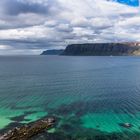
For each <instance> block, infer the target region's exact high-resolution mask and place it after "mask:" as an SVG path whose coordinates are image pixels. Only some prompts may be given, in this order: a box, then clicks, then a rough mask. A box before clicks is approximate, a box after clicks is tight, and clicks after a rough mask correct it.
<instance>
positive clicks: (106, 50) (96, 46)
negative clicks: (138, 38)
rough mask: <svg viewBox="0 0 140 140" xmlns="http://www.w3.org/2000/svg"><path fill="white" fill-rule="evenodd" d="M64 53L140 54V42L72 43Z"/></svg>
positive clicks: (100, 54) (98, 54) (97, 54)
mask: <svg viewBox="0 0 140 140" xmlns="http://www.w3.org/2000/svg"><path fill="white" fill-rule="evenodd" d="M62 55H74V56H76V55H77V56H78V55H80V56H84V55H85V56H90V55H91V56H92V55H93V56H110V55H114V56H119V55H140V43H91V44H90V43H89V44H71V45H68V46H67V47H66V49H65V50H64V52H63V53H62Z"/></svg>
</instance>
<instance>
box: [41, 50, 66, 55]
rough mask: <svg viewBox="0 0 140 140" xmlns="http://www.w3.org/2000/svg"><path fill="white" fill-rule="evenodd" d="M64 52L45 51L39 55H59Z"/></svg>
mask: <svg viewBox="0 0 140 140" xmlns="http://www.w3.org/2000/svg"><path fill="white" fill-rule="evenodd" d="M63 51H64V50H47V51H44V52H42V54H41V55H60V54H62V53H63Z"/></svg>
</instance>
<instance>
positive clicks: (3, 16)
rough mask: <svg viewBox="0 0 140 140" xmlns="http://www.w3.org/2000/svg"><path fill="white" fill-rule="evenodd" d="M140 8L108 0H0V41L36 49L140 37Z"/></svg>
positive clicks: (20, 47)
mask: <svg viewBox="0 0 140 140" xmlns="http://www.w3.org/2000/svg"><path fill="white" fill-rule="evenodd" d="M139 10H140V9H139V7H131V6H128V5H123V4H121V3H117V2H114V1H108V0H98V1H94V0H76V1H75V0H13V1H11V0H1V1H0V45H1V46H10V47H11V48H5V49H4V50H6V49H7V50H8V49H9V50H10V51H11V52H12V53H15V52H17V53H19V52H20V53H22V52H24V53H25V52H26V51H27V50H28V52H30V53H31V52H34V53H38V52H39V51H41V50H44V49H47V48H64V47H65V46H66V45H67V44H68V43H79V42H80V43H81V42H82V43H84V42H118V41H140V38H139V36H140V33H139V29H140V13H139ZM4 50H3V51H2V53H3V52H4ZM12 50H13V51H12ZM16 50H18V51H16ZM20 50H21V51H20Z"/></svg>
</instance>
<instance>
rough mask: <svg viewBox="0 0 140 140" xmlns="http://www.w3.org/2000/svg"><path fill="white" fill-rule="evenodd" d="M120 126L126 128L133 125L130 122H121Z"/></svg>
mask: <svg viewBox="0 0 140 140" xmlns="http://www.w3.org/2000/svg"><path fill="white" fill-rule="evenodd" d="M119 125H120V126H122V127H124V128H131V127H132V126H133V125H132V124H130V123H120V124H119Z"/></svg>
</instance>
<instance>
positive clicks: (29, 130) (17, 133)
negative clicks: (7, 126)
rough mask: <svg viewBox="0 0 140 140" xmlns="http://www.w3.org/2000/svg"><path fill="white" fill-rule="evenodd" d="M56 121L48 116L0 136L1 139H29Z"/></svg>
mask: <svg viewBox="0 0 140 140" xmlns="http://www.w3.org/2000/svg"><path fill="white" fill-rule="evenodd" d="M54 123H55V119H54V118H47V119H43V120H40V121H37V122H34V123H32V124H29V125H25V126H23V127H20V128H18V127H16V128H14V129H13V130H10V131H9V132H7V133H5V134H4V135H2V136H0V140H29V139H30V138H32V137H33V136H35V135H37V134H39V133H41V132H43V131H44V130H46V129H49V128H51V127H52V126H53V125H54Z"/></svg>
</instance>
